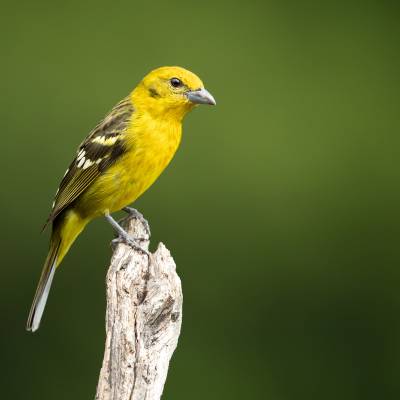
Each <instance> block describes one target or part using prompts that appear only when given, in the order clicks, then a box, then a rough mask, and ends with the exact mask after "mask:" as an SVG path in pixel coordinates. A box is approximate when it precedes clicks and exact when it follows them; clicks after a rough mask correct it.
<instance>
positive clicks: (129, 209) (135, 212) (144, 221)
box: [123, 207, 151, 238]
mask: <svg viewBox="0 0 400 400" xmlns="http://www.w3.org/2000/svg"><path fill="white" fill-rule="evenodd" d="M123 210H124V211H125V212H126V213H128V214H129V215H131V216H132V217H134V218H136V219H138V220H139V221H140V222H141V223H142V224H143V226H144V229H145V231H146V233H147V234H148V235H149V238H150V236H151V231H150V225H149V223H148V222H147V219H146V218H145V217H143V214H142V213H141V212H139V211H138V210H136V208H133V207H124V208H123Z"/></svg>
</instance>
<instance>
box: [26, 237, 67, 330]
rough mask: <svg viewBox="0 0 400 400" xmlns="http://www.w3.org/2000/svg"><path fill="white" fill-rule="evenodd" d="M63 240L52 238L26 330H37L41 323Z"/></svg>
mask: <svg viewBox="0 0 400 400" xmlns="http://www.w3.org/2000/svg"><path fill="white" fill-rule="evenodd" d="M60 243H61V240H60V239H59V238H57V239H56V240H54V239H53V240H51V244H50V250H49V253H48V255H47V258H46V261H45V263H44V266H43V270H42V274H41V276H40V280H39V283H38V286H37V289H36V293H35V297H34V298H33V302H32V306H31V310H30V312H29V317H28V321H27V323H26V330H27V331H31V332H35V331H36V330H37V329H38V328H39V325H40V320H41V319H42V315H43V311H44V308H45V306H46V301H47V297H48V295H49V292H50V288H51V283H52V282H53V277H54V273H55V272H56V268H57V255H58V250H59V248H60Z"/></svg>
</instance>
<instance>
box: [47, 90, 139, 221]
mask: <svg viewBox="0 0 400 400" xmlns="http://www.w3.org/2000/svg"><path fill="white" fill-rule="evenodd" d="M133 112H134V109H133V106H132V103H131V100H130V98H129V97H127V98H125V99H124V100H122V101H121V102H119V103H118V104H117V105H116V106H115V107H114V108H113V109H112V110H111V111H110V113H109V114H108V115H107V116H106V117H105V118H104V120H103V121H101V122H100V123H99V124H98V125H97V126H96V127H95V128H94V129H93V131H92V132H91V133H90V134H89V136H88V137H87V138H86V139H85V140H84V141H83V142H82V144H81V145H80V146H79V148H78V151H77V154H76V156H75V159H74V160H73V161H72V163H71V165H70V166H69V168H68V169H67V171H66V173H65V175H64V178H63V179H62V181H61V183H60V186H59V188H58V190H57V193H56V196H55V199H54V203H53V208H52V211H51V213H50V216H49V218H48V220H47V222H46V225H47V224H48V223H49V222H52V221H54V219H55V218H56V217H57V215H59V214H60V212H61V211H63V210H64V209H65V208H66V207H68V206H69V205H71V204H72V202H74V201H75V200H76V199H77V198H78V197H79V196H80V195H81V194H82V193H83V192H84V191H85V190H86V189H87V188H88V187H89V186H90V185H91V184H92V183H93V181H94V180H95V179H96V178H97V177H98V176H99V175H100V174H102V173H103V172H104V171H106V170H107V169H108V168H109V167H110V166H111V165H113V164H114V163H115V161H116V160H118V159H119V158H120V157H121V156H122V154H124V152H125V147H124V140H123V139H124V133H125V130H126V128H127V126H128V124H129V121H130V119H131V117H132V115H133ZM46 225H45V226H46Z"/></svg>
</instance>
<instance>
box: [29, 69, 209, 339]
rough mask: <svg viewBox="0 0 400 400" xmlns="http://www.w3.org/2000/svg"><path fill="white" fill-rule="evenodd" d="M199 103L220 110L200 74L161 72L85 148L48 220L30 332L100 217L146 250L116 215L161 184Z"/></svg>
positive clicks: (121, 106) (113, 112)
mask: <svg viewBox="0 0 400 400" xmlns="http://www.w3.org/2000/svg"><path fill="white" fill-rule="evenodd" d="M196 104H212V105H215V100H214V98H213V97H212V95H211V94H210V93H209V92H208V91H207V90H206V89H205V88H204V85H203V83H202V81H201V80H200V79H199V78H198V77H197V76H196V75H195V74H193V73H192V72H190V71H187V70H185V69H183V68H180V67H161V68H158V69H155V70H154V71H152V72H150V73H149V74H148V75H147V76H146V77H145V78H144V79H143V80H142V81H141V82H140V83H139V85H138V86H137V87H136V88H135V89H134V90H133V91H132V92H131V93H130V95H129V96H128V97H126V98H124V99H123V100H122V101H120V102H119V103H118V104H117V105H116V106H115V107H114V108H113V109H112V110H111V112H110V113H109V114H108V115H107V116H106V117H105V118H104V119H103V120H102V121H101V122H100V123H99V124H98V125H97V126H96V127H95V128H94V129H93V131H92V132H91V133H90V134H89V136H88V137H87V138H86V139H85V140H84V141H83V143H82V144H81V145H80V146H79V148H78V150H77V153H76V156H75V158H74V160H73V161H72V163H71V164H70V166H69V167H68V169H67V171H66V173H65V175H64V177H63V179H62V180H61V183H60V186H59V188H58V190H57V193H56V196H55V200H54V203H53V207H52V211H51V214H50V216H49V219H48V223H51V224H52V233H51V239H50V249H49V252H48V255H47V258H46V261H45V264H44V267H43V271H42V274H41V277H40V281H39V284H38V287H37V290H36V293H35V297H34V299H33V304H32V307H31V310H30V313H29V318H28V322H27V329H28V330H29V331H35V330H37V329H38V328H39V324H40V320H41V317H42V314H43V311H44V308H45V305H46V300H47V297H48V294H49V290H50V286H51V283H52V280H53V277H54V273H55V271H56V268H57V266H58V265H59V264H60V263H61V261H62V259H63V258H64V256H65V254H66V253H67V252H68V250H69V248H70V247H71V245H72V243H73V242H74V240H75V239H76V237H77V236H78V235H79V234H80V233H81V232H82V230H83V229H84V227H85V226H86V224H87V223H88V222H90V221H91V220H92V219H93V218H95V217H99V216H105V217H106V218H107V220H108V221H109V222H110V223H111V224H112V225H113V227H114V229H116V230H117V231H118V233H119V235H120V237H121V238H122V240H124V241H125V242H127V243H128V244H130V245H132V246H138V245H137V244H136V243H135V242H134V239H133V238H130V237H129V236H128V235H127V234H126V232H125V231H124V230H123V228H121V227H120V226H119V225H118V224H117V222H116V221H115V220H114V219H113V218H112V217H111V215H110V213H112V212H115V211H118V210H121V209H124V208H126V206H127V205H128V204H130V203H132V202H133V201H135V200H136V199H137V198H138V197H139V196H140V195H141V194H142V193H143V192H144V191H145V190H146V189H148V188H149V186H150V185H151V184H152V183H153V182H154V181H155V180H156V179H157V178H158V176H159V175H160V174H161V172H162V171H163V170H164V168H165V167H166V166H167V165H168V163H169V162H170V161H171V159H172V157H173V155H174V154H175V151H176V150H177V148H178V146H179V143H180V141H181V135H182V120H183V117H184V116H185V115H186V114H187V113H188V112H189V111H190V110H191V109H192V108H193V107H194V106H195V105H196ZM126 209H127V208H126ZM127 210H128V211H129V210H130V211H131V212H135V210H133V209H127ZM136 213H137V212H136ZM137 215H139V213H137Z"/></svg>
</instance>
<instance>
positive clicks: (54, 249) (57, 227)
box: [26, 210, 87, 332]
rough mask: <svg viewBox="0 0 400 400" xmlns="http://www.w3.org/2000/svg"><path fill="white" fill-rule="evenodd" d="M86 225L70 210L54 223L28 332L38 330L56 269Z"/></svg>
mask: <svg viewBox="0 0 400 400" xmlns="http://www.w3.org/2000/svg"><path fill="white" fill-rule="evenodd" d="M86 223H87V221H85V220H84V219H82V218H80V217H79V215H77V214H76V213H75V212H74V211H72V210H69V211H67V212H66V213H65V214H64V215H60V217H58V219H57V220H56V221H55V222H54V224H53V232H52V234H51V239H50V249H49V252H48V254H47V258H46V261H45V263H44V266H43V270H42V274H41V276H40V279H39V283H38V286H37V289H36V293H35V297H34V298H33V303H32V306H31V310H30V312H29V317H28V321H27V323H26V329H27V330H28V331H32V332H35V331H36V330H37V329H38V328H39V325H40V320H41V319H42V315H43V311H44V308H45V306H46V301H47V297H48V295H49V292H50V288H51V283H52V281H53V277H54V273H55V272H56V268H57V266H58V265H59V264H60V263H61V261H62V259H63V258H64V256H65V254H67V252H68V250H69V248H70V247H71V245H72V243H73V242H74V241H75V239H76V237H77V236H78V235H79V234H80V233H81V232H82V230H83V228H84V227H85V225H86Z"/></svg>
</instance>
